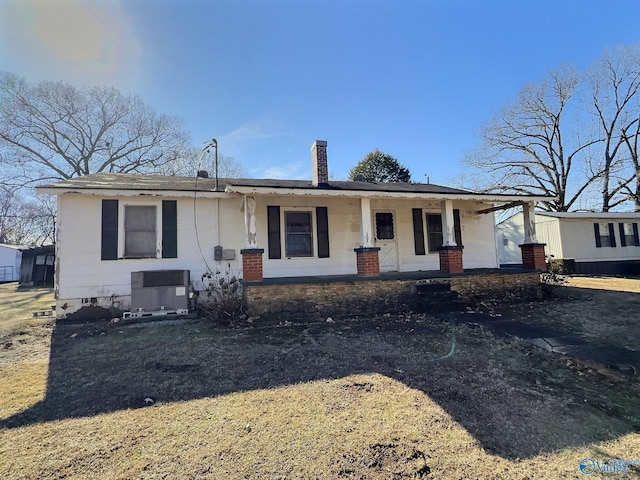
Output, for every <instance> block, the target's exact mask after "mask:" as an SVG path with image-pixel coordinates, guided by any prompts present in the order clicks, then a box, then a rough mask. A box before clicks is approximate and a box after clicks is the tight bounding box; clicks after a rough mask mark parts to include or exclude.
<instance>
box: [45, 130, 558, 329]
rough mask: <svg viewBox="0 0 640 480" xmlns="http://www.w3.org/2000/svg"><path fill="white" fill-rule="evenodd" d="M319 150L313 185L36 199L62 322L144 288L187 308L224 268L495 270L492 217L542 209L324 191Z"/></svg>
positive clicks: (276, 183) (268, 183)
mask: <svg viewBox="0 0 640 480" xmlns="http://www.w3.org/2000/svg"><path fill="white" fill-rule="evenodd" d="M326 149H327V144H326V142H324V141H316V142H314V144H313V147H312V155H311V156H312V176H313V178H312V180H311V181H308V180H267V179H215V180H214V179H212V178H202V177H172V176H150V175H132V174H110V173H99V174H93V175H87V176H83V177H79V178H74V179H70V180H66V181H60V182H57V183H53V184H49V185H42V186H40V187H38V189H37V190H38V192H39V193H47V194H53V195H57V197H58V217H57V229H56V232H57V240H56V274H55V289H56V297H57V310H56V311H57V315H58V316H59V317H65V316H67V315H69V314H71V313H74V312H76V311H79V310H80V309H82V308H83V307H88V306H99V307H102V308H107V309H112V310H117V311H126V310H129V309H131V308H139V305H138V302H137V301H132V292H133V294H134V296H135V295H137V293H136V292H139V291H140V290H139V289H140V288H142V287H143V286H144V285H163V284H165V283H168V284H169V285H173V283H172V282H174V281H175V282H177V285H178V286H179V288H178V289H177V290H176V292H178V293H177V295H178V296H183V294H184V293H185V286H186V287H187V288H186V289H187V290H188V289H189V288H192V289H195V290H199V289H200V288H202V285H201V283H200V278H201V275H202V274H204V273H206V272H207V271H216V270H218V269H221V268H226V266H227V265H230V266H231V268H232V269H234V270H235V271H236V272H238V273H239V275H240V276H241V277H242V278H243V281H244V282H245V283H252V282H262V281H263V280H264V279H272V278H291V277H313V276H328V275H334V276H345V275H353V276H367V277H377V276H380V275H384V274H385V272H417V271H424V272H429V271H443V272H448V273H453V274H455V273H459V272H462V270H463V269H484V268H496V267H498V266H499V262H498V257H497V253H496V248H495V229H494V219H493V215H490V214H489V213H490V212H492V211H493V210H494V209H495V208H496V207H495V205H496V204H505V203H509V202H514V201H521V202H527V203H525V210H526V212H527V214H529V213H530V212H532V211H533V206H534V202H535V201H539V200H546V199H548V198H547V197H540V196H513V195H486V194H478V193H474V192H469V191H465V190H459V189H454V188H449V187H444V186H439V185H433V184H419V183H394V184H390V183H365V182H350V181H348V182H345V181H335V182H334V181H329V179H328V166H327V155H326ZM216 185H217V186H218V188H217V189H216ZM532 245H533V244H532ZM531 248H532V249H536V248H537V246H535V245H533V246H532V247H531ZM542 257H544V253H542ZM531 258H533V257H531ZM538 258H539V255H538ZM530 266H531V267H536V266H539V265H533V264H532V265H530ZM136 272H146V273H136ZM154 272H155V273H154ZM162 272H165V273H162ZM166 272H173V273H166ZM176 272H177V273H176ZM184 272H187V273H184ZM163 275H164V277H163ZM167 275H168V276H169V277H171V278H168V277H167ZM184 279H187V280H184ZM183 281H184V282H185V283H188V285H185V284H183V283H182V282H183ZM163 302H164V305H163V306H165V307H166V304H167V303H170V302H168V301H166V300H165V301H163ZM132 303H133V305H132ZM156 308H157V307H156Z"/></svg>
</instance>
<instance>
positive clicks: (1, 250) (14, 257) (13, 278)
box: [0, 245, 22, 282]
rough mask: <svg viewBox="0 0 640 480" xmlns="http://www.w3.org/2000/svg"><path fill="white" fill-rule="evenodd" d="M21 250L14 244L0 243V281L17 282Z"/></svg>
mask: <svg viewBox="0 0 640 480" xmlns="http://www.w3.org/2000/svg"><path fill="white" fill-rule="evenodd" d="M21 261H22V252H21V251H20V250H19V249H18V247H16V246H14V245H0V267H5V268H1V269H0V282H17V281H18V280H19V279H20V262H21Z"/></svg>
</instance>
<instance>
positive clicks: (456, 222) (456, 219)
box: [453, 208, 462, 247]
mask: <svg viewBox="0 0 640 480" xmlns="http://www.w3.org/2000/svg"><path fill="white" fill-rule="evenodd" d="M453 231H454V233H455V236H456V243H457V244H458V246H459V247H461V246H462V228H461V226H460V210H458V209H457V208H454V209H453Z"/></svg>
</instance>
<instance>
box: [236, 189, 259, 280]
mask: <svg viewBox="0 0 640 480" xmlns="http://www.w3.org/2000/svg"><path fill="white" fill-rule="evenodd" d="M242 211H243V212H244V233H245V236H244V237H245V248H243V249H242V250H240V254H241V255H242V280H243V281H245V282H261V281H262V280H263V276H264V275H263V270H262V254H263V253H264V248H258V243H257V241H256V198H255V197H254V196H253V195H245V196H244V197H243V198H242Z"/></svg>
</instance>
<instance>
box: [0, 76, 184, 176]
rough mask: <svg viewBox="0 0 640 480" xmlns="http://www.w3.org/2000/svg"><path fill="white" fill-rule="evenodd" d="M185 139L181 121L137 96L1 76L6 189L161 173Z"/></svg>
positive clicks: (0, 139) (1, 168)
mask: <svg viewBox="0 0 640 480" xmlns="http://www.w3.org/2000/svg"><path fill="white" fill-rule="evenodd" d="M188 140H189V139H188V135H187V134H185V133H184V132H183V131H182V123H181V121H180V120H178V119H177V118H175V117H170V116H166V115H159V114H157V113H155V112H153V111H152V110H151V109H150V108H149V107H147V106H146V105H144V103H143V102H142V100H141V99H140V97H138V96H135V95H124V94H122V93H120V92H119V91H118V90H116V89H115V88H109V87H89V88H83V89H77V88H75V87H73V86H71V85H68V84H65V83H62V82H48V81H42V82H39V83H37V84H31V83H29V82H27V81H26V80H25V79H24V78H21V77H18V76H16V75H14V74H10V73H2V74H0V154H1V155H2V156H1V162H0V174H1V178H2V179H3V183H4V184H5V185H7V186H25V185H30V184H33V183H34V182H38V181H48V180H57V179H66V178H71V177H78V176H81V175H86V174H89V173H97V172H128V173H133V172H154V171H159V169H160V168H161V167H162V166H163V165H165V164H166V163H167V162H170V161H172V160H174V159H176V158H178V157H180V155H181V154H182V153H183V152H184V150H185V147H186V145H187V144H188Z"/></svg>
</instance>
